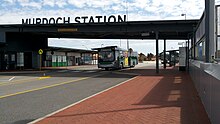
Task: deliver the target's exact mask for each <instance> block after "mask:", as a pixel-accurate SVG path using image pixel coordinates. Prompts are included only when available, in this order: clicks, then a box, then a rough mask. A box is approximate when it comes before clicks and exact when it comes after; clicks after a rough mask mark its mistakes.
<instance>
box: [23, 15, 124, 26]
mask: <svg viewBox="0 0 220 124" xmlns="http://www.w3.org/2000/svg"><path fill="white" fill-rule="evenodd" d="M101 22H104V23H108V22H126V15H123V16H121V15H118V16H114V15H111V16H82V17H79V16H77V17H75V18H71V17H57V18H53V17H52V18H27V19H22V24H36V25H38V24H70V23H101Z"/></svg>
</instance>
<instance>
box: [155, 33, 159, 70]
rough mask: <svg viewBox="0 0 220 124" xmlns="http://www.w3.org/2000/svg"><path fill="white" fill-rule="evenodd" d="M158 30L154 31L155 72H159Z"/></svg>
mask: <svg viewBox="0 0 220 124" xmlns="http://www.w3.org/2000/svg"><path fill="white" fill-rule="evenodd" d="M158 35H159V32H158V31H156V73H157V74H158V73H159V36H158Z"/></svg>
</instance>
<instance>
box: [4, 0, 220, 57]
mask: <svg viewBox="0 0 220 124" xmlns="http://www.w3.org/2000/svg"><path fill="white" fill-rule="evenodd" d="M0 1H1V4H0V24H21V23H22V19H26V18H51V17H54V18H56V17H76V16H80V17H82V16H97V15H99V16H110V15H115V16H116V15H127V18H128V21H148V20H184V19H185V16H181V14H186V19H200V17H201V15H202V13H203V11H204V6H205V0H0ZM215 2H216V4H217V5H218V4H220V0H215ZM128 41H129V47H131V48H133V49H134V50H135V51H138V52H139V53H144V54H147V53H155V51H156V50H155V40H130V39H128ZM178 42H179V45H178ZM182 42H185V41H167V49H168V50H172V49H178V47H179V46H182V45H180V43H182ZM126 43H127V39H126V40H121V39H117V40H112V39H101V40H91V39H49V45H50V46H57V47H68V48H78V49H91V48H97V47H101V46H110V45H117V46H121V47H122V48H126V47H127V44H126ZM159 50H160V52H161V51H162V50H163V41H160V44H159Z"/></svg>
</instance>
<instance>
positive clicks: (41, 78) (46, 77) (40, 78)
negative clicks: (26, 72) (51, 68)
mask: <svg viewBox="0 0 220 124" xmlns="http://www.w3.org/2000/svg"><path fill="white" fill-rule="evenodd" d="M48 78H51V76H43V77H39V78H38V79H39V80H43V79H48Z"/></svg>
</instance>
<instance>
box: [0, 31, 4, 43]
mask: <svg viewBox="0 0 220 124" xmlns="http://www.w3.org/2000/svg"><path fill="white" fill-rule="evenodd" d="M0 43H5V32H0Z"/></svg>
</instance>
